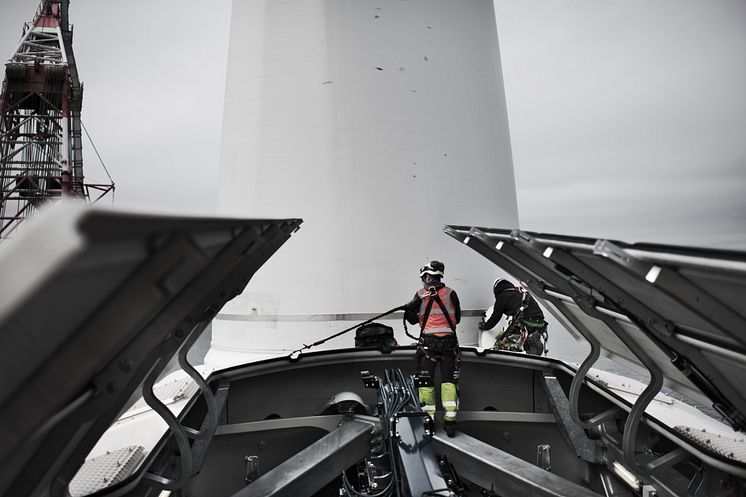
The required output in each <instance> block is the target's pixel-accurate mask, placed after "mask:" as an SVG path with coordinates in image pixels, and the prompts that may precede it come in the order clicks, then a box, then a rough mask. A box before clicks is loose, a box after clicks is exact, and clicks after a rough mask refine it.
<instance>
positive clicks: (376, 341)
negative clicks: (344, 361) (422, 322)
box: [355, 323, 398, 352]
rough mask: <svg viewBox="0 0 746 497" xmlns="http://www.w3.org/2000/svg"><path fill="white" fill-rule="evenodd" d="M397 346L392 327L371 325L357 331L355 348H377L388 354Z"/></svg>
mask: <svg viewBox="0 0 746 497" xmlns="http://www.w3.org/2000/svg"><path fill="white" fill-rule="evenodd" d="M397 345H398V344H397V343H396V338H394V329H393V328H392V327H391V326H386V325H385V324H381V323H369V324H366V325H363V326H361V327H360V328H358V329H357V330H355V347H376V348H378V349H380V350H382V351H384V352H387V351H390V350H391V349H392V348H394V347H396V346H397Z"/></svg>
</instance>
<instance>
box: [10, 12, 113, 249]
mask: <svg viewBox="0 0 746 497" xmlns="http://www.w3.org/2000/svg"><path fill="white" fill-rule="evenodd" d="M68 7H69V0H42V1H41V3H40V5H39V8H38V10H37V12H36V16H35V17H34V20H33V22H32V23H30V24H28V23H27V24H26V25H25V27H24V31H23V36H22V38H21V41H20V43H19V45H18V48H17V49H16V51H15V52H14V53H13V55H12V57H11V58H10V60H9V61H8V62H7V64H6V65H5V79H4V81H3V87H2V93H1V94H0V240H2V239H4V238H7V237H8V236H9V235H10V234H11V233H12V232H13V230H14V229H15V228H16V227H17V226H18V224H19V223H20V222H22V221H23V220H24V219H25V218H27V217H28V216H29V215H31V214H32V213H33V212H34V210H35V209H36V208H38V207H39V206H40V205H41V204H43V203H44V202H46V201H48V200H50V199H53V198H59V197H65V196H69V197H78V198H82V199H84V200H86V201H91V195H90V191H91V190H95V191H96V192H97V194H98V196H97V197H96V198H95V199H94V200H93V201H95V200H98V199H99V198H101V197H102V196H104V195H105V194H106V193H108V192H109V191H111V190H113V188H114V185H113V183H112V184H98V185H94V184H86V183H85V182H84V176H83V147H82V124H81V121H80V110H81V106H82V102H83V86H82V85H81V83H80V79H79V78H78V70H77V67H76V65H75V56H74V55H73V47H72V41H73V32H72V29H71V27H70V24H69V22H68Z"/></svg>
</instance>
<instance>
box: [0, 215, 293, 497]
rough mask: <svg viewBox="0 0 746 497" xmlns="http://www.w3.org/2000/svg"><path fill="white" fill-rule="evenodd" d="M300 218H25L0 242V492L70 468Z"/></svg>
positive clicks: (46, 483)
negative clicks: (155, 370) (146, 380)
mask: <svg viewBox="0 0 746 497" xmlns="http://www.w3.org/2000/svg"><path fill="white" fill-rule="evenodd" d="M301 222H302V221H301V220H300V219H285V220H245V219H217V218H189V217H180V216H158V215H148V214H138V213H127V212H121V211H113V210H105V209H93V208H85V206H82V205H72V204H65V203H59V204H58V205H56V206H55V207H54V208H53V209H51V210H49V211H47V212H42V213H40V214H39V215H38V216H37V217H36V218H34V219H31V220H30V221H28V222H27V225H26V226H23V227H22V228H23V233H20V234H19V238H18V239H15V240H10V241H7V242H5V243H4V244H3V246H1V247H0V267H1V268H2V275H3V277H2V278H0V377H2V379H3V380H2V382H0V494H3V495H5V494H6V493H7V494H8V495H29V494H32V493H33V494H34V495H36V493H37V492H39V491H40V490H39V489H48V488H50V487H51V488H54V484H53V478H58V477H59V476H62V478H61V479H62V480H66V479H68V478H71V477H72V475H73V474H74V473H75V471H77V468H78V467H79V466H80V464H82V462H83V460H84V458H85V456H86V455H87V454H88V452H89V451H90V449H91V448H92V447H93V446H94V444H95V443H96V442H97V440H98V438H99V437H100V436H101V434H102V433H103V432H104V431H105V430H106V429H107V428H108V427H109V426H110V424H111V423H112V422H113V421H114V420H115V419H116V418H117V416H118V415H119V413H120V411H121V410H122V409H123V408H124V407H125V405H126V404H127V402H128V400H129V399H130V397H131V396H132V395H133V393H134V392H135V391H136V390H137V389H138V387H139V385H140V384H141V383H142V382H143V379H144V378H145V376H146V375H147V374H148V373H149V372H150V371H151V370H152V369H153V368H154V367H155V366H156V365H159V366H160V365H162V364H164V361H165V362H167V361H168V359H169V358H170V357H171V356H173V355H174V354H175V353H176V351H177V350H178V348H179V347H180V345H181V344H183V343H184V342H185V341H186V340H187V339H189V338H190V336H192V337H193V335H194V334H196V333H198V332H200V331H201V330H202V329H204V327H205V326H206V324H207V323H209V321H210V320H211V319H212V317H213V316H214V315H215V314H216V313H217V312H218V311H219V310H220V308H221V307H222V306H223V305H224V304H225V302H226V301H228V300H230V299H231V298H233V297H234V296H235V295H237V294H238V293H240V292H242V291H243V289H244V287H245V286H246V284H247V283H248V281H249V279H250V278H251V277H252V276H253V274H254V272H255V271H256V270H257V269H259V267H260V266H262V265H263V264H264V263H265V262H266V261H267V259H268V258H269V257H270V256H271V255H272V254H273V253H274V252H275V251H276V250H277V249H278V248H279V247H280V246H281V245H282V244H283V243H284V242H285V241H286V240H287V239H288V238H289V237H290V235H291V234H292V233H293V232H294V231H296V230H297V229H298V227H299V225H300V223H301ZM19 231H20V230H19ZM68 481H69V480H68ZM34 489H36V490H34ZM41 492H42V493H45V492H46V491H45V490H41Z"/></svg>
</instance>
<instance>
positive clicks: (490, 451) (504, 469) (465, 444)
mask: <svg viewBox="0 0 746 497" xmlns="http://www.w3.org/2000/svg"><path fill="white" fill-rule="evenodd" d="M433 450H434V451H435V453H436V454H440V455H444V456H446V457H447V458H448V461H449V462H450V463H451V464H453V466H454V467H455V468H456V472H457V473H458V475H459V476H460V477H463V478H465V479H467V480H469V481H471V482H473V483H475V484H477V485H479V486H480V487H482V488H486V489H488V490H492V491H494V492H496V493H497V494H498V495H510V496H511V497H523V496H525V497H598V494H597V493H595V492H592V491H591V490H589V489H587V488H585V487H582V486H580V485H578V484H576V483H573V482H571V481H568V480H565V479H564V478H562V477H560V476H557V475H555V474H554V473H550V472H549V471H546V470H544V469H541V468H539V467H537V466H535V465H533V464H531V463H528V462H526V461H524V460H523V459H519V458H518V457H515V456H513V455H510V454H508V453H507V452H503V451H502V450H500V449H497V448H495V447H493V446H491V445H489V444H486V443H484V442H482V441H480V440H477V439H476V438H474V437H470V436H469V435H466V434H464V433H457V434H456V437H454V438H446V437H443V436H441V435H435V436H434V437H433Z"/></svg>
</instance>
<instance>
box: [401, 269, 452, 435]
mask: <svg viewBox="0 0 746 497" xmlns="http://www.w3.org/2000/svg"><path fill="white" fill-rule="evenodd" d="M444 270H445V265H444V264H443V263H442V262H439V261H432V262H430V264H428V265H427V266H424V267H422V268H421V269H420V279H421V280H422V288H420V289H419V290H417V293H416V294H415V296H414V298H413V299H412V300H411V301H410V302H409V303H408V304H407V305H406V310H405V314H404V317H405V318H406V320H407V321H409V322H410V323H411V324H415V323H419V325H420V339H419V342H418V347H417V356H416V357H417V373H418V374H420V373H427V375H423V377H426V378H429V380H428V384H427V385H425V386H420V387H419V396H420V403H421V404H422V410H423V411H425V412H426V413H427V414H429V415H430V417H431V418H434V416H435V383H434V380H433V375H434V373H435V366H437V365H440V378H441V385H440V400H441V403H442V404H443V409H444V410H445V416H444V428H445V430H446V433H447V434H448V436H449V437H452V436H454V435H455V430H456V412H457V410H458V392H457V390H456V381H457V379H458V366H459V364H458V362H459V350H458V339H457V338H456V325H457V324H458V323H459V321H461V304H460V303H459V300H458V295H457V294H456V292H455V291H454V290H453V289H451V288H449V287H447V286H445V284H444V283H443V282H442V281H441V279H442V278H443V272H444Z"/></svg>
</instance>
